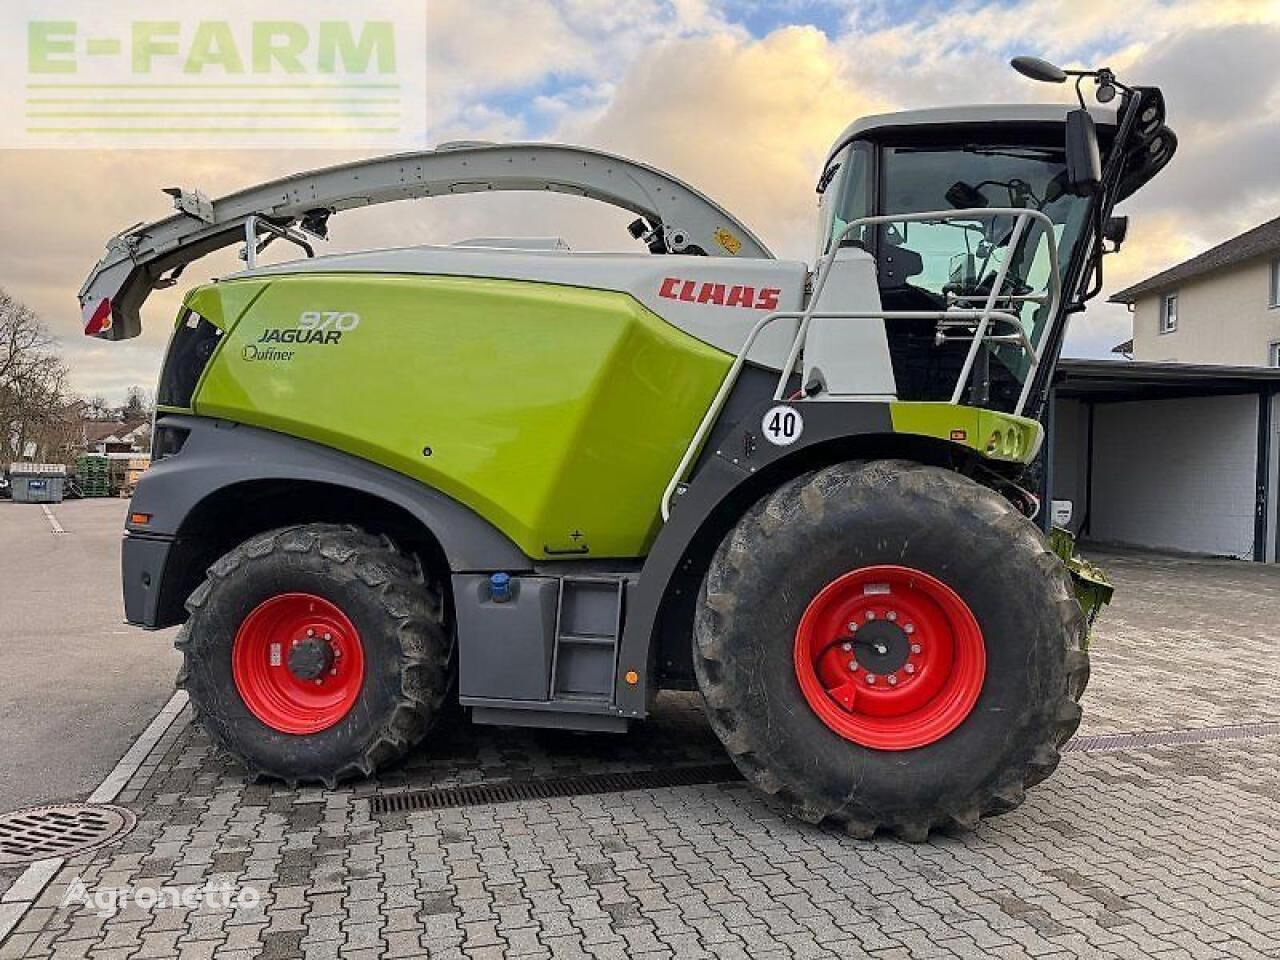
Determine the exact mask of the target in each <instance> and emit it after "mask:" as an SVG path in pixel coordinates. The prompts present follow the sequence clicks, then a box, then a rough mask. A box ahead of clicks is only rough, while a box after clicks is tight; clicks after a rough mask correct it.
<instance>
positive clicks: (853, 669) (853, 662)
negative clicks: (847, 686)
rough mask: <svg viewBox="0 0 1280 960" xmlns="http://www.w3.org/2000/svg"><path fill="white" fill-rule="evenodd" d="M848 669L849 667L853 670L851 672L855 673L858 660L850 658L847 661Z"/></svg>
mask: <svg viewBox="0 0 1280 960" xmlns="http://www.w3.org/2000/svg"><path fill="white" fill-rule="evenodd" d="M849 669H850V670H851V671H853V672H855V673H856V672H857V670H858V661H857V660H850V661H849Z"/></svg>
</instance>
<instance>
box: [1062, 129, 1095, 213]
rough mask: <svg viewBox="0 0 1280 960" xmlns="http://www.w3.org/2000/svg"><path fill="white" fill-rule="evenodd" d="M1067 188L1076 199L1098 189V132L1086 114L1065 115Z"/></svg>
mask: <svg viewBox="0 0 1280 960" xmlns="http://www.w3.org/2000/svg"><path fill="white" fill-rule="evenodd" d="M1066 146H1067V186H1068V187H1069V188H1070V190H1071V192H1072V193H1074V194H1075V195H1076V196H1077V197H1087V196H1088V195H1089V194H1091V193H1093V192H1095V191H1096V190H1097V189H1098V188H1099V187H1100V186H1101V185H1102V159H1101V157H1100V156H1099V154H1098V131H1097V128H1096V127H1095V126H1094V124H1093V117H1091V116H1089V111H1088V110H1072V111H1071V112H1070V113H1068V114H1067V144H1066Z"/></svg>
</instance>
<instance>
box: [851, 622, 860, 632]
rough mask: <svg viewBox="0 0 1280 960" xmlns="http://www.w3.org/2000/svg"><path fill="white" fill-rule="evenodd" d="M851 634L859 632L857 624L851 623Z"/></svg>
mask: <svg viewBox="0 0 1280 960" xmlns="http://www.w3.org/2000/svg"><path fill="white" fill-rule="evenodd" d="M849 632H850V633H857V632H858V625H857V624H856V623H850V624H849Z"/></svg>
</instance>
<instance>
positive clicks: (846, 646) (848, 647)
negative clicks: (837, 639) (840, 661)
mask: <svg viewBox="0 0 1280 960" xmlns="http://www.w3.org/2000/svg"><path fill="white" fill-rule="evenodd" d="M840 649H841V650H843V651H844V652H845V653H848V652H849V651H850V650H852V649H853V644H852V643H842V644H840Z"/></svg>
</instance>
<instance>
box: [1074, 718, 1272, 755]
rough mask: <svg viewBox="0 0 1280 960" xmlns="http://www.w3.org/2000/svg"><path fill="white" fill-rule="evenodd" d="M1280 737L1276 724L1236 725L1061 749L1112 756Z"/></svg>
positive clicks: (1082, 741)
mask: <svg viewBox="0 0 1280 960" xmlns="http://www.w3.org/2000/svg"><path fill="white" fill-rule="evenodd" d="M1274 736H1280V723H1239V724H1230V725H1227V726H1221V727H1201V728H1200V729H1198V730H1158V731H1146V732H1142V733H1115V734H1109V735H1106V736H1097V737H1076V738H1075V739H1074V740H1068V741H1067V742H1066V743H1065V744H1063V746H1062V752H1063V753H1116V752H1119V751H1121V750H1143V749H1146V748H1147V747H1174V746H1181V745H1183V744H1191V743H1213V742H1215V741H1218V740H1253V739H1256V738H1257V737H1274Z"/></svg>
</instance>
